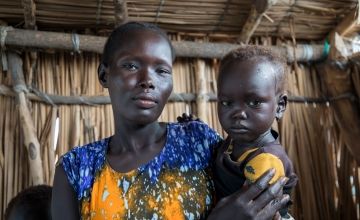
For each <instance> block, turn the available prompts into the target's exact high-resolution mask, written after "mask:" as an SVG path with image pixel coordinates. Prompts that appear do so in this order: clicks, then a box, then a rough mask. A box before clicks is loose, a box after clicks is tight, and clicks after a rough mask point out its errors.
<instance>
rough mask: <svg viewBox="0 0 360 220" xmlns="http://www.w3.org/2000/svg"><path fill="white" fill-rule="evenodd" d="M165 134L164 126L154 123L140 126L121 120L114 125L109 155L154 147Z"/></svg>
mask: <svg viewBox="0 0 360 220" xmlns="http://www.w3.org/2000/svg"><path fill="white" fill-rule="evenodd" d="M165 132H166V126H164V125H161V124H160V123H159V122H157V121H155V122H152V123H150V124H146V125H141V124H134V123H132V122H129V121H126V120H121V122H120V123H115V134H114V136H113V137H112V138H111V142H110V149H109V153H110V154H121V153H124V152H133V153H136V152H139V151H142V150H143V149H144V148H147V147H151V146H154V144H155V145H156V143H157V142H159V141H161V139H162V137H164V133H165Z"/></svg>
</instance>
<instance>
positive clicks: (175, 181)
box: [62, 121, 221, 220]
mask: <svg viewBox="0 0 360 220" xmlns="http://www.w3.org/2000/svg"><path fill="white" fill-rule="evenodd" d="M220 140H221V138H220V136H219V135H218V134H217V133H216V132H215V131H214V130H212V129H211V128H209V127H208V126H207V125H206V124H204V123H201V122H197V121H192V122H188V123H169V124H167V139H166V143H165V146H164V148H163V149H162V151H161V152H160V153H159V154H158V155H157V156H156V157H155V158H153V159H152V160H151V161H150V162H148V163H147V164H145V165H143V166H141V167H139V168H137V169H135V170H132V171H130V172H127V173H119V172H117V171H115V170H113V169H112V168H111V167H110V165H109V164H108V163H107V162H106V160H105V155H106V152H107V147H108V142H109V138H105V139H102V140H100V141H96V142H93V143H90V144H87V145H84V146H81V147H76V148H74V149H73V150H71V151H69V152H68V153H66V154H65V155H64V156H63V160H62V166H63V168H64V170H65V173H66V175H67V177H68V180H69V182H70V184H71V185H72V186H73V188H74V190H75V192H76V195H77V198H78V200H79V202H80V206H81V207H79V208H80V210H81V216H82V219H154V220H155V219H204V218H205V217H206V216H207V214H208V213H209V210H210V209H211V208H212V206H213V195H214V186H213V182H212V177H211V175H210V173H209V169H210V166H211V164H210V161H211V160H212V154H213V147H214V146H216V145H217V144H218V143H219V141H220Z"/></svg>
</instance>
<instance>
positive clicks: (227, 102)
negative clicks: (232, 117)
mask: <svg viewBox="0 0 360 220" xmlns="http://www.w3.org/2000/svg"><path fill="white" fill-rule="evenodd" d="M220 104H221V105H222V106H230V105H231V102H230V101H220Z"/></svg>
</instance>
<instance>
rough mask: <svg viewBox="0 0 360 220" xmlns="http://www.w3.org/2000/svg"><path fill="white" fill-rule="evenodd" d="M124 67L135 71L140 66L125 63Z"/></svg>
mask: <svg viewBox="0 0 360 220" xmlns="http://www.w3.org/2000/svg"><path fill="white" fill-rule="evenodd" d="M122 67H123V68H125V69H126V70H129V71H135V70H137V69H138V68H139V67H138V66H137V65H136V64H134V63H124V64H123V65H122Z"/></svg>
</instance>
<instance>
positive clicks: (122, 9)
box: [114, 0, 128, 27]
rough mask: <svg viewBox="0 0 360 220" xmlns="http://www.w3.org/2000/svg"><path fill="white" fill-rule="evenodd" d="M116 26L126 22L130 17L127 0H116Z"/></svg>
mask: <svg viewBox="0 0 360 220" xmlns="http://www.w3.org/2000/svg"><path fill="white" fill-rule="evenodd" d="M114 6H115V8H114V10H115V27H118V26H120V25H121V24H124V23H126V21H127V19H128V13H127V6H126V0H114Z"/></svg>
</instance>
